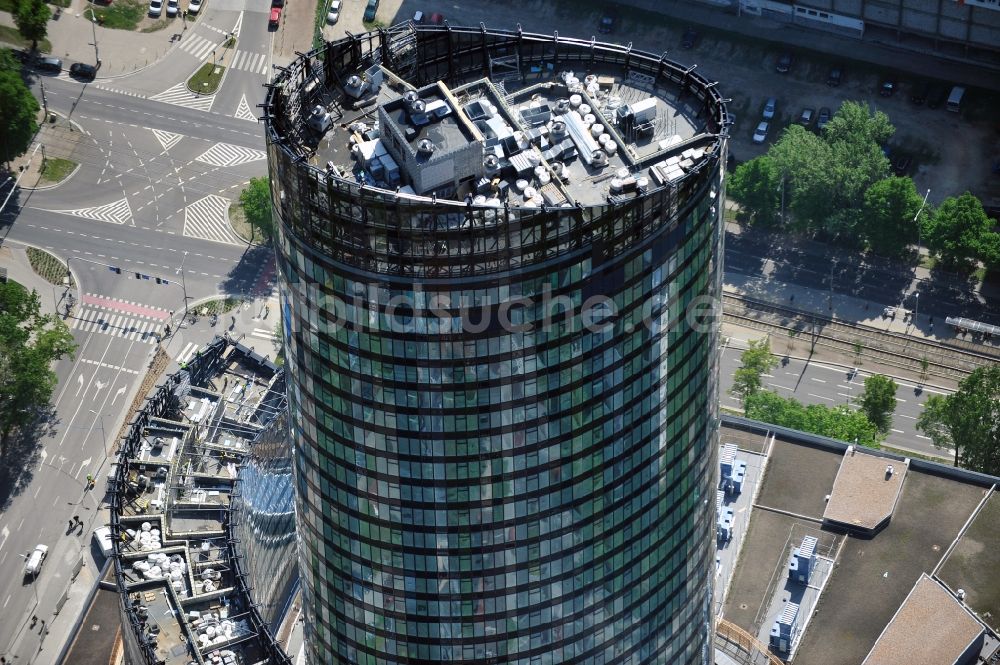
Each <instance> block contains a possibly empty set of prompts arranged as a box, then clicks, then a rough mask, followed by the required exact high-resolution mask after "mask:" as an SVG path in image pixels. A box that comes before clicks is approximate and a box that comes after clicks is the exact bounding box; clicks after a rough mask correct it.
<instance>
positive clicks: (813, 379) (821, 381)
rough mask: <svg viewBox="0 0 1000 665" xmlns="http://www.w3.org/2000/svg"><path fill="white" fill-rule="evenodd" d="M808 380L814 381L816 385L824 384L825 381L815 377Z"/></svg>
mask: <svg viewBox="0 0 1000 665" xmlns="http://www.w3.org/2000/svg"><path fill="white" fill-rule="evenodd" d="M809 380H810V381H815V382H816V383H826V381H824V380H823V379H817V378H816V377H815V376H810V377H809Z"/></svg>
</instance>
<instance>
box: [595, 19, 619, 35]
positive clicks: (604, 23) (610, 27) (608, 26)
mask: <svg viewBox="0 0 1000 665" xmlns="http://www.w3.org/2000/svg"><path fill="white" fill-rule="evenodd" d="M597 31H598V32H599V33H601V34H602V35H608V34H611V33H612V32H614V31H615V17H614V16H612V15H611V14H605V15H603V16H602V17H601V22H600V23H598V24H597Z"/></svg>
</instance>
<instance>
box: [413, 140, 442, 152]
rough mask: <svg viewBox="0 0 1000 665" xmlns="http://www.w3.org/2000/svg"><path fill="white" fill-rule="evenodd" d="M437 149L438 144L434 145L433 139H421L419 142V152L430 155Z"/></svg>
mask: <svg viewBox="0 0 1000 665" xmlns="http://www.w3.org/2000/svg"><path fill="white" fill-rule="evenodd" d="M436 149H437V146H436V145H434V141H431V140H430V139H420V140H419V141H418V142H417V152H419V153H420V154H422V155H425V156H426V155H430V154H431V153H432V152H434V151H435V150H436Z"/></svg>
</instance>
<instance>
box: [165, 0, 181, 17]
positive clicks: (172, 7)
mask: <svg viewBox="0 0 1000 665" xmlns="http://www.w3.org/2000/svg"><path fill="white" fill-rule="evenodd" d="M179 9H180V8H179V7H178V6H177V0H167V16H171V17H173V16H177V11H178V10H179Z"/></svg>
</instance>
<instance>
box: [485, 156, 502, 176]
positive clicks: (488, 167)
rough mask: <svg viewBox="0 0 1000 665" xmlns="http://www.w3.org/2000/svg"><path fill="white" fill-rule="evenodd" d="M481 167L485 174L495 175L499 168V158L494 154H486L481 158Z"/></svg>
mask: <svg viewBox="0 0 1000 665" xmlns="http://www.w3.org/2000/svg"><path fill="white" fill-rule="evenodd" d="M483 169H484V170H485V171H486V175H487V176H492V175H496V173H497V172H498V171H499V170H500V158H499V157H497V156H496V155H486V157H485V158H484V159H483Z"/></svg>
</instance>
